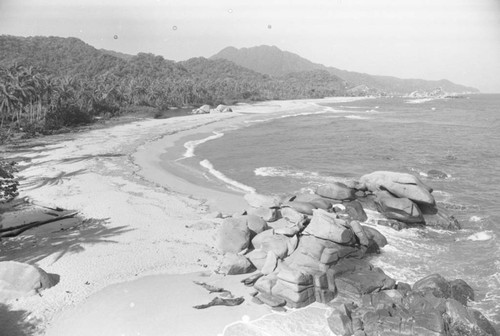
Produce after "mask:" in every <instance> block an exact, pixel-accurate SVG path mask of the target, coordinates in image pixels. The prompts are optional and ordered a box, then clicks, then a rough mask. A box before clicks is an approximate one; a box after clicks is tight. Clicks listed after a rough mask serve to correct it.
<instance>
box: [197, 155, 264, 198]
mask: <svg viewBox="0 0 500 336" xmlns="http://www.w3.org/2000/svg"><path fill="white" fill-rule="evenodd" d="M200 165H201V166H202V167H203V168H206V169H207V170H208V172H209V173H210V174H212V175H213V176H214V177H216V178H217V179H219V180H221V181H222V182H224V183H226V184H227V185H228V187H229V188H231V189H233V190H236V191H240V192H241V191H243V192H246V193H255V189H254V188H252V187H249V186H247V185H245V184H243V183H240V182H238V181H235V180H232V179H230V178H229V177H227V176H226V175H224V174H223V173H221V172H220V171H218V170H217V169H215V168H214V166H213V165H212V163H211V162H210V161H208V160H203V161H201V162H200Z"/></svg>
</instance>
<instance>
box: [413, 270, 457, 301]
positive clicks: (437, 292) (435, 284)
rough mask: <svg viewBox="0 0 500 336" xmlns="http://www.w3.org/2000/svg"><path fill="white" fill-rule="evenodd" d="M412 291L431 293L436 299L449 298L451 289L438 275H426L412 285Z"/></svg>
mask: <svg viewBox="0 0 500 336" xmlns="http://www.w3.org/2000/svg"><path fill="white" fill-rule="evenodd" d="M413 291H420V292H426V291H429V292H431V293H432V294H433V295H434V296H435V297H438V298H449V297H450V294H451V288H450V284H449V282H448V281H447V280H446V279H445V278H443V277H442V276H441V275H440V274H437V273H436V274H431V275H428V276H426V277H424V278H422V279H420V280H418V281H417V282H415V283H414V284H413Z"/></svg>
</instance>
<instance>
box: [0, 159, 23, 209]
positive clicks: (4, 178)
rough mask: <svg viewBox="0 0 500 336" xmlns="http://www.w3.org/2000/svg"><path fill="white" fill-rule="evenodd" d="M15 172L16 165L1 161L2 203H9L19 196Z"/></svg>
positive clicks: (0, 195)
mask: <svg viewBox="0 0 500 336" xmlns="http://www.w3.org/2000/svg"><path fill="white" fill-rule="evenodd" d="M13 171H14V163H7V162H3V161H0V203H6V202H9V201H11V200H13V199H14V198H15V197H16V196H17V195H18V194H19V193H18V191H17V187H18V186H19V182H18V181H16V180H15V179H14V176H13V175H12V173H13Z"/></svg>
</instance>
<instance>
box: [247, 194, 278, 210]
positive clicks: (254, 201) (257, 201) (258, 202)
mask: <svg viewBox="0 0 500 336" xmlns="http://www.w3.org/2000/svg"><path fill="white" fill-rule="evenodd" d="M243 198H244V199H245V201H247V203H248V204H249V205H250V206H251V207H253V208H260V207H264V208H271V207H275V206H278V205H279V204H280V203H281V202H280V199H279V197H276V196H268V195H261V194H257V193H248V194H245V196H243Z"/></svg>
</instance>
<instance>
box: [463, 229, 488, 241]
mask: <svg viewBox="0 0 500 336" xmlns="http://www.w3.org/2000/svg"><path fill="white" fill-rule="evenodd" d="M491 238H493V233H492V232H491V231H481V232H476V233H474V234H472V235H470V236H468V237H467V238H466V239H467V240H471V241H486V240H490V239H491Z"/></svg>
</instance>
